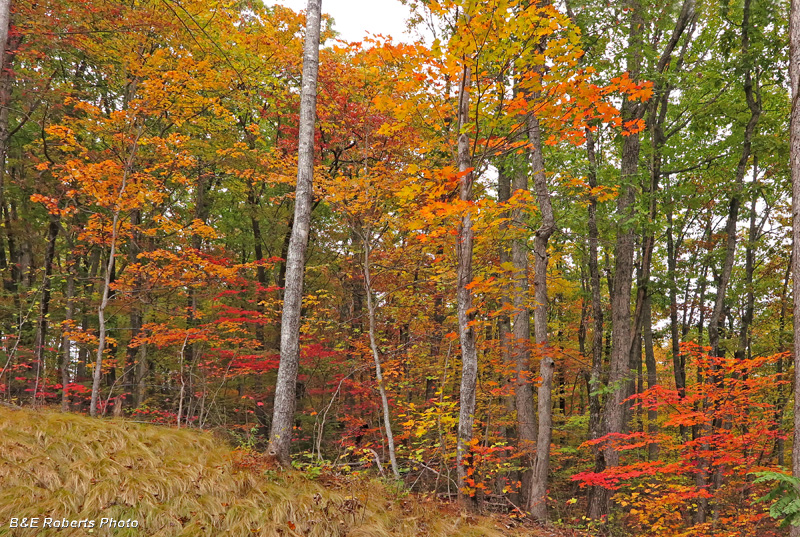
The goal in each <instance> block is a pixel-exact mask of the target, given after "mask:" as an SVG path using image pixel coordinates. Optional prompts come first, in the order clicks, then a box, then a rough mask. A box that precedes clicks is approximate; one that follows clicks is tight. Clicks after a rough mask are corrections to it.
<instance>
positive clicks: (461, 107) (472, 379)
mask: <svg viewBox="0 0 800 537" xmlns="http://www.w3.org/2000/svg"><path fill="white" fill-rule="evenodd" d="M461 76H462V78H461V85H460V89H459V94H458V132H459V135H458V170H459V172H460V173H461V174H462V175H461V183H460V192H459V193H460V198H461V200H462V201H467V202H468V201H471V200H472V180H473V174H472V171H471V168H472V155H471V152H470V143H469V135H468V134H467V133H466V132H465V129H466V125H467V123H468V122H469V98H470V95H469V92H470V79H471V72H470V68H469V67H468V66H466V65H465V66H464V69H463V71H462V75H461ZM473 239H474V231H473V229H472V215H471V214H470V212H469V210H465V211H464V214H463V215H462V216H461V222H460V224H459V226H458V244H457V245H456V247H457V251H458V268H457V280H458V281H457V289H456V301H457V305H458V334H459V339H460V342H461V387H460V391H459V394H460V398H459V402H460V408H459V412H458V445H457V448H456V467H457V469H458V471H457V475H458V498H459V501H460V502H461V503H462V505H465V506H468V507H471V506H472V501H471V499H470V496H469V495H467V494H465V493H464V488H465V485H466V479H467V467H468V466H469V464H470V462H471V457H470V455H469V453H468V451H469V449H470V445H471V442H472V426H473V423H474V421H475V390H476V388H477V384H478V353H477V350H476V348H475V329H474V328H473V326H472V320H473V318H474V316H475V314H474V313H473V312H472V291H471V290H470V289H469V287H468V286H469V284H470V283H471V282H472V248H473Z"/></svg>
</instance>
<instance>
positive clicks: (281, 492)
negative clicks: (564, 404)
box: [0, 406, 577, 537]
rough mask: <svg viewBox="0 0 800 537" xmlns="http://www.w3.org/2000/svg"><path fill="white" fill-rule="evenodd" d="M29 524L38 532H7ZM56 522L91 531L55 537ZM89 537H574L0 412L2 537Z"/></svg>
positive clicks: (161, 431) (52, 415)
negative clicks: (18, 523) (89, 527)
mask: <svg viewBox="0 0 800 537" xmlns="http://www.w3.org/2000/svg"><path fill="white" fill-rule="evenodd" d="M37 517H38V519H39V521H38V528H30V527H29V528H14V529H12V528H11V527H10V525H11V524H12V519H13V518H16V519H19V521H22V519H25V518H27V519H31V518H37ZM48 518H49V519H51V520H50V522H49V525H50V527H47V528H45V527H44V524H46V523H47V522H48V521H47V520H46V519H48ZM64 519H66V522H68V523H71V522H72V521H78V524H80V523H81V521H94V522H95V526H94V528H93V529H92V531H89V530H87V529H86V527H83V528H70V529H54V528H53V526H55V525H56V524H58V523H59V522H62V521H64ZM109 519H110V520H115V521H122V523H123V524H129V522H127V521H131V522H130V524H132V523H133V522H132V521H136V524H137V525H138V528H130V527H127V528H126V527H123V528H119V527H117V528H109V527H108V526H109V524H111V522H109ZM88 523H89V522H85V523H84V524H88ZM101 524H102V527H101ZM116 525H117V526H119V522H117V523H116ZM87 534H90V535H99V536H103V535H115V536H120V537H124V536H134V535H136V536H142V535H147V536H151V535H154V536H172V535H175V536H178V535H180V536H186V537H189V536H195V535H196V536H200V535H210V536H211V535H213V536H217V535H231V536H245V535H264V536H287V537H289V536H292V537H295V536H307V537H312V536H319V537H332V536H345V535H347V536H352V537H358V536H363V537H367V536H370V537H373V536H374V537H385V536H409V537H410V536H441V537H445V536H447V537H451V536H453V537H468V536H469V537H478V536H485V537H494V536H497V537H501V536H519V537H521V536H529V537H566V536H572V535H577V533H573V532H572V531H569V530H561V529H556V528H535V527H530V524H525V523H524V522H520V521H519V520H514V519H512V518H509V517H507V516H500V515H495V516H491V517H488V516H473V515H469V514H466V513H463V512H460V511H459V510H458V509H456V508H455V507H454V506H453V505H452V504H449V503H443V502H441V501H439V500H435V499H431V498H428V497H423V496H418V495H415V494H407V493H404V492H397V491H392V490H391V487H388V486H387V485H385V484H383V483H381V482H380V481H377V480H374V479H373V480H369V479H366V478H364V477H354V476H343V475H329V474H325V473H322V474H318V475H313V474H310V473H308V472H306V473H301V472H298V471H284V470H280V469H275V468H272V467H270V466H269V465H268V464H267V462H266V461H265V460H264V459H263V458H262V457H261V456H259V455H257V454H254V453H249V452H246V451H242V450H239V449H234V448H232V447H231V446H230V445H227V444H226V443H225V442H223V441H222V440H220V439H219V438H217V437H215V436H214V435H213V434H211V433H208V432H201V431H197V430H187V429H181V430H178V429H174V428H168V427H164V426H157V425H146V424H141V423H134V422H130V421H125V420H107V419H91V418H88V417H85V416H81V415H76V414H65V413H60V412H56V411H50V410H41V411H32V410H24V409H15V408H10V407H4V406H0V536H6V535H8V536H14V537H16V536H19V537H25V536H33V535H36V536H40V535H41V536H46V535H58V536H73V535H75V536H77V535H81V536H85V535H87Z"/></svg>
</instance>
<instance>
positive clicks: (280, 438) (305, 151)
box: [268, 0, 322, 466]
mask: <svg viewBox="0 0 800 537" xmlns="http://www.w3.org/2000/svg"><path fill="white" fill-rule="evenodd" d="M321 4H322V0H308V8H307V9H306V39H305V46H304V47H303V79H302V85H303V87H302V89H301V91H300V133H299V144H298V158H297V188H296V190H295V205H294V221H293V225H292V236H291V238H290V239H289V249H288V251H287V253H286V286H285V290H284V294H283V313H282V317H281V358H280V365H279V366H278V378H277V381H276V384H275V402H274V405H273V411H272V429H271V430H270V437H269V447H268V453H269V454H270V455H271V456H274V457H276V458H277V460H278V461H279V462H280V463H281V464H282V465H284V466H288V465H289V464H290V462H291V458H290V446H291V441H292V422H293V419H294V409H295V402H296V401H295V398H296V384H297V369H298V365H299V361H300V341H299V339H300V308H301V306H302V299H303V274H304V272H305V256H306V248H307V246H308V234H309V229H310V227H311V203H312V199H313V176H314V124H315V121H316V113H317V72H318V70H319V33H320V10H321Z"/></svg>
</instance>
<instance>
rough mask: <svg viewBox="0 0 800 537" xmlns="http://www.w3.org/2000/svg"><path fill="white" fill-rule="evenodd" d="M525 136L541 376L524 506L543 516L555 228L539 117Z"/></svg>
mask: <svg viewBox="0 0 800 537" xmlns="http://www.w3.org/2000/svg"><path fill="white" fill-rule="evenodd" d="M528 139H529V140H530V144H531V153H530V164H531V172H532V173H533V189H534V192H535V193H536V200H537V202H538V205H539V212H540V213H541V215H542V222H541V224H540V225H539V229H537V230H536V235H535V236H534V239H533V255H534V274H533V287H534V291H533V293H534V295H533V298H534V300H535V302H536V308H535V309H534V310H533V332H534V336H535V337H536V349H537V352H538V353H539V375H540V376H541V378H542V381H541V384H540V385H539V389H538V407H539V408H538V410H539V432H538V435H537V438H536V463H535V466H534V469H533V478H532V479H531V494H530V497H529V499H528V507H529V509H530V511H531V514H532V515H533V517H534V518H536V519H537V520H539V521H541V522H544V521H545V520H547V477H548V474H549V472H550V441H551V437H552V432H553V404H552V400H551V397H552V392H553V370H554V369H555V362H554V361H553V357H552V355H551V351H550V345H549V342H548V338H547V262H548V259H549V257H548V254H547V243H548V241H549V240H550V235H552V234H553V231H555V227H556V226H555V219H554V217H553V207H552V204H551V203H550V190H549V188H548V187H547V177H546V175H545V173H544V156H543V155H542V137H541V132H540V130H539V119H538V118H537V117H536V116H535V115H534V114H531V115H529V116H528Z"/></svg>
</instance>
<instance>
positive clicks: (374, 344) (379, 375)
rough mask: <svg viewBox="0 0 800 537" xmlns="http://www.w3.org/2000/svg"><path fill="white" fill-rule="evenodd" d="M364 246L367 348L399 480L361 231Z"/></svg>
mask: <svg viewBox="0 0 800 537" xmlns="http://www.w3.org/2000/svg"><path fill="white" fill-rule="evenodd" d="M362 234H363V235H362V237H361V238H362V240H363V244H364V291H365V292H366V295H367V311H368V313H369V346H370V349H371V350H372V358H373V360H375V379H376V380H377V381H378V391H379V392H380V394H381V405H382V406H383V425H384V428H385V429H386V444H387V445H388V446H389V460H390V461H391V464H392V473H393V474H394V478H395V479H398V480H399V479H400V469H399V468H398V466H397V456H396V455H395V450H394V435H393V434H392V420H391V416H390V415H389V399H388V398H387V397H386V386H385V385H384V383H383V371H382V369H381V358H380V355H379V354H378V341H377V339H376V337H375V303H374V302H373V300H372V278H371V276H370V266H369V254H370V250H371V249H372V244H371V237H370V232H369V231H362Z"/></svg>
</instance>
